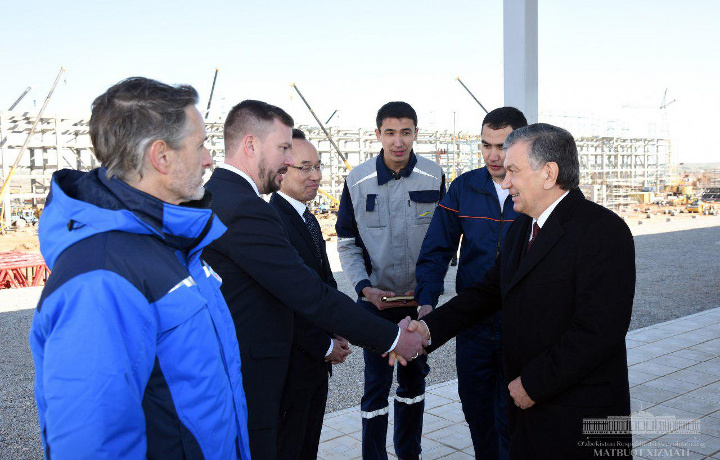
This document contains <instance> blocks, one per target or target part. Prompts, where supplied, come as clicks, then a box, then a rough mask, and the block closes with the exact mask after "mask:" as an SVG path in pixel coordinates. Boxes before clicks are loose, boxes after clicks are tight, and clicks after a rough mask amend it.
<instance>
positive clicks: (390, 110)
mask: <svg viewBox="0 0 720 460" xmlns="http://www.w3.org/2000/svg"><path fill="white" fill-rule="evenodd" d="M386 118H410V119H411V120H412V121H413V124H415V127H416V128H417V122H418V119H417V113H415V109H413V108H412V106H411V105H410V104H408V103H407V102H402V101H394V102H388V103H387V104H385V105H383V106H382V107H380V110H378V113H377V117H375V124H377V128H378V129H380V127H381V126H382V122H383V121H384V120H385V119H386Z"/></svg>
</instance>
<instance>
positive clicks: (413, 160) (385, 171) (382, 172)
mask: <svg viewBox="0 0 720 460" xmlns="http://www.w3.org/2000/svg"><path fill="white" fill-rule="evenodd" d="M384 155H385V151H384V150H383V149H381V150H380V155H378V156H377V160H375V170H376V171H377V181H378V185H385V184H387V183H388V182H390V180H392V179H396V180H397V179H400V178H401V177H408V176H410V174H411V173H412V171H413V169H414V168H415V165H416V164H417V156H415V152H414V151H410V159H409V160H408V164H407V166H405V167H404V168H402V169H401V170H400V172H399V173H395V171H393V170H392V169H390V168H388V167H387V165H386V164H385V161H383V156H384Z"/></svg>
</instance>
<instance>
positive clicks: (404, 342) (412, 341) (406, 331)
mask: <svg viewBox="0 0 720 460" xmlns="http://www.w3.org/2000/svg"><path fill="white" fill-rule="evenodd" d="M412 323H417V321H412ZM398 326H399V327H400V339H399V340H398V343H397V345H396V346H395V348H393V349H392V350H391V351H390V358H389V360H388V364H390V365H391V366H394V365H395V361H397V362H399V363H400V364H402V365H403V366H407V363H408V361H412V360H413V359H415V358H417V357H418V356H420V355H424V354H426V353H425V349H424V347H426V346H427V344H428V342H427V340H426V339H425V337H423V336H422V335H421V334H420V333H419V332H418V331H417V329H418V327H417V326H411V321H410V317H409V316H406V317H405V319H403V320H402V321H400V322H399V323H398ZM411 327H412V328H413V329H411ZM383 356H386V355H383Z"/></svg>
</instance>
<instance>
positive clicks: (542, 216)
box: [529, 190, 570, 239]
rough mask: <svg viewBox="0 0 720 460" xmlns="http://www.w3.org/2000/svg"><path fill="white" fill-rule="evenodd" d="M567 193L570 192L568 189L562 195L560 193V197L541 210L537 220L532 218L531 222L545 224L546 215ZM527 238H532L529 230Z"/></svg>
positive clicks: (541, 226) (540, 225)
mask: <svg viewBox="0 0 720 460" xmlns="http://www.w3.org/2000/svg"><path fill="white" fill-rule="evenodd" d="M568 193H570V191H569V190H568V191H567V192H565V193H563V195H562V196H561V197H560V198H558V199H557V200H555V202H554V203H553V204H551V205H550V206H548V207H547V209H546V210H544V211H543V212H542V214H540V217H538V218H537V220H536V219H533V222H532V223H533V224H534V223H535V222H537V224H538V227H540V228H543V225H545V221H547V220H548V217H550V214H552V212H553V211H554V210H555V208H556V207H557V205H558V204H560V202H561V201H562V200H563V198H565V197H566V196H567V194H568ZM529 239H532V232H530V237H529Z"/></svg>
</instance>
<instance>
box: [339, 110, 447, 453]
mask: <svg viewBox="0 0 720 460" xmlns="http://www.w3.org/2000/svg"><path fill="white" fill-rule="evenodd" d="M376 123H377V129H376V130H375V134H376V135H377V138H378V141H380V142H381V143H382V147H383V148H382V150H381V151H380V154H379V155H378V156H377V157H375V158H372V159H370V160H368V161H366V162H364V163H362V164H361V165H359V166H358V167H356V168H355V169H353V170H352V171H351V172H350V174H349V175H348V177H347V179H346V181H345V188H344V190H343V194H342V197H341V199H340V208H339V210H338V220H337V226H336V229H337V235H338V252H339V255H340V262H341V264H342V268H343V271H344V272H345V274H346V275H347V276H348V278H349V279H350V281H351V282H352V283H353V284H354V285H355V290H356V291H357V293H358V305H359V306H360V307H361V308H364V309H366V310H368V311H371V312H373V313H374V314H376V315H378V316H381V317H383V318H386V319H388V320H390V321H393V322H399V321H400V320H402V319H403V318H405V317H406V316H410V317H411V318H417V303H416V302H410V303H402V302H387V301H384V300H383V297H392V296H400V295H412V294H413V292H414V289H415V285H416V282H415V263H416V261H417V258H418V255H419V253H420V246H421V245H422V242H423V239H424V237H425V233H426V231H427V229H428V226H429V225H430V221H431V220H432V216H433V213H434V212H435V207H436V206H437V204H438V202H439V201H440V199H441V198H442V197H443V195H444V194H445V176H444V174H443V171H442V169H441V168H440V166H438V165H437V164H435V163H433V162H432V161H430V160H427V159H425V158H423V157H420V156H417V155H416V154H415V153H414V152H413V143H414V142H415V139H416V137H417V132H418V128H417V114H416V113H415V110H414V109H413V108H412V107H411V106H410V105H409V104H407V103H405V102H389V103H387V104H385V105H384V106H382V107H381V108H380V110H379V111H378V114H377V118H376ZM364 358H365V390H364V394H363V397H362V402H361V415H362V419H363V420H362V427H363V435H362V438H363V439H362V454H363V458H365V459H387V452H386V449H385V445H386V434H387V426H388V411H389V407H388V396H389V393H390V387H391V385H392V380H393V368H392V367H389V366H388V365H387V361H386V360H385V359H384V358H382V357H380V356H378V355H373V354H372V353H364ZM428 371H429V367H428V365H427V358H426V357H425V356H420V357H417V359H414V360H412V361H410V362H409V363H408V365H407V367H402V366H398V389H397V395H396V396H395V434H394V444H395V454H396V455H397V456H398V458H401V459H405V460H408V459H417V458H419V456H420V452H421V448H420V438H421V434H422V415H423V410H424V408H425V376H426V375H427V373H428Z"/></svg>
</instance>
